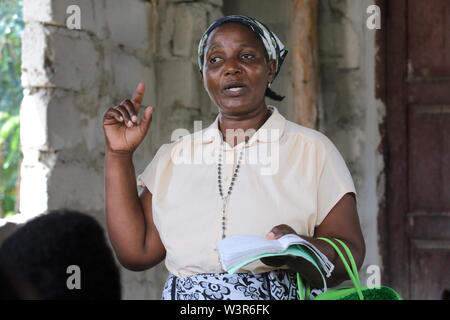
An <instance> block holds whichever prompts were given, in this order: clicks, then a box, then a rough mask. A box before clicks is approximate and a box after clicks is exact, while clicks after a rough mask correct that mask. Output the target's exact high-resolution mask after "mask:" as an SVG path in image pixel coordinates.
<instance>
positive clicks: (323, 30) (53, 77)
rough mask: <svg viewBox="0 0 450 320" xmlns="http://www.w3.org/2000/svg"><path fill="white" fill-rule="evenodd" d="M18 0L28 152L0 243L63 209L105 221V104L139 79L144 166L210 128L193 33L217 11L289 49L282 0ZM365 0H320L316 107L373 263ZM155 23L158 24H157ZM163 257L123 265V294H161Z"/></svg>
mask: <svg viewBox="0 0 450 320" xmlns="http://www.w3.org/2000/svg"><path fill="white" fill-rule="evenodd" d="M157 2H158V6H157V11H153V9H152V6H151V2H150V1H144V0H127V1H126V2H125V1H123V0H72V1H69V0H24V19H25V22H26V28H25V31H24V34H23V58H22V59H23V65H22V71H23V76H22V83H23V86H24V88H25V90H24V100H23V103H22V106H21V129H22V131H21V141H22V150H23V153H24V161H23V165H22V172H21V176H22V181H21V190H20V197H21V204H20V213H21V214H19V215H16V216H15V217H12V218H10V219H8V220H3V221H0V241H2V240H3V239H4V238H5V237H6V236H7V235H9V234H10V233H11V232H12V231H14V230H15V229H17V227H20V223H23V222H25V221H27V219H29V218H31V217H33V216H36V215H37V214H40V213H43V212H46V211H48V210H51V209H56V208H60V207H69V208H74V209H78V210H80V211H84V212H87V213H89V214H91V215H93V216H94V217H96V218H97V219H98V221H100V223H101V224H102V225H103V226H105V215H104V175H103V170H104V148H105V142H104V136H103V131H102V126H101V119H102V116H103V112H104V111H105V110H106V109H107V108H108V107H111V106H114V105H117V104H119V103H120V102H121V101H122V100H124V99H126V98H129V97H131V96H132V94H133V93H134V90H135V88H136V86H137V84H138V82H139V81H144V82H145V83H146V86H147V91H146V95H145V97H144V101H143V103H144V105H145V106H146V105H152V106H154V107H155V111H154V115H153V122H152V125H151V127H150V130H149V134H148V136H147V138H146V139H145V140H144V142H143V144H142V145H141V146H140V147H139V149H138V150H137V151H136V154H135V157H134V161H135V168H136V172H137V173H140V172H142V170H143V169H144V168H145V166H146V165H147V164H148V163H149V161H150V160H151V159H152V158H153V155H154V154H155V152H156V150H157V149H158V148H159V146H161V144H163V143H167V142H170V140H171V133H172V131H173V130H174V129H177V128H186V129H188V130H189V131H190V132H192V131H193V129H194V128H193V125H194V121H199V120H202V122H203V123H202V127H203V128H204V127H206V126H208V125H209V124H210V123H211V122H212V121H213V120H214V118H215V117H216V115H217V111H218V110H217V107H215V106H214V105H213V104H212V102H211V101H210V100H209V97H208V95H207V94H206V92H205V90H204V89H203V86H202V82H201V79H200V76H199V72H198V68H197V63H196V50H197V44H198V40H199V39H200V36H201V34H202V32H203V31H204V29H205V28H206V27H207V25H209V23H211V22H212V21H213V20H215V19H216V18H217V17H219V16H222V15H223V13H225V14H232V13H241V14H248V15H250V16H255V17H257V18H260V19H261V20H262V21H264V22H266V23H267V24H268V25H269V26H270V27H271V28H273V30H274V31H275V32H276V33H277V35H278V36H279V37H280V39H281V40H282V41H283V42H284V43H285V45H286V46H287V48H288V50H289V38H290V35H289V30H290V26H289V19H288V17H289V0H280V1H271V0H246V1H238V0H225V1H223V2H222V1H221V0H203V1H176V0H158V1H157ZM73 4H75V5H78V6H79V7H80V9H81V30H69V29H68V28H67V27H66V23H65V22H66V19H67V17H68V14H67V13H66V9H67V7H68V6H69V5H73ZM369 4H370V3H369V1H368V0H364V1H358V2H356V1H351V0H329V1H325V0H323V1H320V6H319V11H320V12H319V53H320V67H321V83H320V85H321V91H320V97H321V103H320V105H319V106H318V108H319V123H320V125H319V128H318V129H319V130H320V131H322V132H324V133H325V134H326V135H327V136H328V137H330V139H331V140H332V141H333V142H334V143H335V144H336V145H337V147H338V148H339V150H340V151H341V153H342V154H343V156H344V158H345V159H346V161H347V163H348V165H349V168H350V171H351V173H352V175H353V178H354V181H355V185H356V188H357V191H358V193H359V194H358V211H359V214H360V219H361V224H362V227H363V232H364V235H365V238H366V242H367V249H368V252H367V257H366V261H365V264H364V267H363V269H362V273H361V275H362V276H364V271H365V267H366V266H367V265H369V264H380V263H381V262H380V258H379V255H378V247H377V232H376V230H377V227H376V216H377V208H378V203H379V202H380V201H383V196H384V194H383V190H384V177H383V175H382V174H381V172H382V169H383V163H382V157H381V155H379V154H378V153H377V147H378V144H379V140H380V134H379V132H378V123H379V122H381V118H382V117H383V115H384V106H383V105H382V104H381V103H380V102H378V101H376V99H375V98H374V97H375V93H374V92H375V83H374V65H375V53H376V48H375V37H374V31H372V30H368V29H367V28H366V27H365V19H366V13H365V9H366V7H367V6H368V5H369ZM155 26H156V28H155ZM289 65H290V62H289V55H288V58H287V60H286V61H285V66H284V67H283V69H282V71H281V73H280V74H279V76H278V78H277V79H276V81H275V82H274V85H273V88H274V89H275V91H277V92H278V93H280V94H282V95H285V96H286V99H285V100H284V101H283V102H281V103H277V102H273V101H271V100H268V102H269V103H273V104H275V105H277V106H278V107H279V110H280V111H281V113H282V114H284V115H285V116H286V117H287V118H288V119H291V115H292V108H291V107H290V105H291V101H292V99H291V96H292V84H291V83H290V75H291V74H290V72H291V70H290V68H289ZM166 277H167V270H166V269H165V267H164V265H163V263H161V264H160V265H158V266H157V267H155V268H153V269H151V270H148V271H145V272H130V271H127V270H124V269H123V268H122V283H123V289H124V290H123V298H124V299H131V298H135V299H159V298H160V296H161V290H162V285H163V283H164V281H165V279H166Z"/></svg>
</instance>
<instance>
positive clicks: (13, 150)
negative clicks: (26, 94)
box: [0, 0, 24, 217]
mask: <svg viewBox="0 0 450 320" xmlns="http://www.w3.org/2000/svg"><path fill="white" fill-rule="evenodd" d="M23 28H24V23H23V20H22V0H0V202H1V212H2V215H3V217H5V216H9V215H12V214H14V213H15V202H16V185H17V178H18V166H19V163H20V160H21V159H22V153H21V151H20V123H19V110H20V102H21V101H22V98H23V92H22V86H21V81H20V75H21V73H20V65H21V35H22V31H23Z"/></svg>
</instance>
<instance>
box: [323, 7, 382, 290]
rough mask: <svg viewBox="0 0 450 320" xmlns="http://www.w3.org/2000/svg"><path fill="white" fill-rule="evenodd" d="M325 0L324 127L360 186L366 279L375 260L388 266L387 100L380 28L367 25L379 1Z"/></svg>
mask: <svg viewBox="0 0 450 320" xmlns="http://www.w3.org/2000/svg"><path fill="white" fill-rule="evenodd" d="M319 3H320V6H319V57H320V79H321V105H320V108H319V114H320V117H319V124H320V125H319V130H320V131H322V132H323V133H325V134H326V135H327V136H328V137H329V138H330V139H331V140H332V141H333V142H334V143H335V144H336V145H337V147H338V149H339V150H340V151H341V153H342V155H343V156H344V158H345V160H346V162H347V164H348V167H349V169H350V172H351V174H352V176H353V180H354V182H355V187H356V190H357V192H358V197H357V205H358V212H359V218H360V222H361V226H362V230H363V234H364V238H365V240H366V259H365V261H364V264H363V267H362V268H361V271H360V276H361V278H362V281H364V279H366V277H367V276H368V274H367V267H368V266H369V265H377V266H379V267H380V268H381V267H382V261H381V257H380V254H379V248H378V232H377V228H378V227H377V216H378V208H379V204H381V203H383V202H384V194H385V178H384V174H383V170H384V162H383V156H382V154H381V153H380V152H379V150H378V147H379V145H380V143H381V134H380V132H379V125H380V124H381V123H382V121H383V118H384V114H385V106H384V105H383V103H382V102H381V101H379V100H377V99H376V98H375V89H376V83H375V61H376V59H375V56H376V52H377V48H376V46H375V32H376V30H370V29H368V28H367V27H366V20H367V18H368V16H369V15H368V14H367V13H366V9H367V7H368V6H369V5H372V4H373V1H369V0H364V1H352V0H329V1H319ZM381 282H382V283H383V279H381Z"/></svg>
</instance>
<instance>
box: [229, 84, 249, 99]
mask: <svg viewBox="0 0 450 320" xmlns="http://www.w3.org/2000/svg"><path fill="white" fill-rule="evenodd" d="M246 91H247V86H246V85H245V84H243V83H242V82H233V83H229V84H227V85H226V86H225V88H224V90H223V93H224V94H225V95H226V96H229V97H239V96H241V95H243V94H244V93H245V92H246Z"/></svg>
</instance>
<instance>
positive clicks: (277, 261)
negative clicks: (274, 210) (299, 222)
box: [261, 224, 299, 267]
mask: <svg viewBox="0 0 450 320" xmlns="http://www.w3.org/2000/svg"><path fill="white" fill-rule="evenodd" d="M290 233H293V234H296V235H298V234H297V233H296V232H295V230H294V229H292V228H291V227H290V226H288V225H287V224H280V225H278V226H275V227H273V228H272V230H270V231H269V233H268V234H267V235H266V239H269V240H276V239H278V238H281V237H282V236H284V235H286V234H290ZM298 236H299V235H298ZM290 258H291V256H276V257H268V258H261V261H262V263H264V264H266V265H268V266H271V267H281V266H283V265H287V263H288V261H289V260H290Z"/></svg>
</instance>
